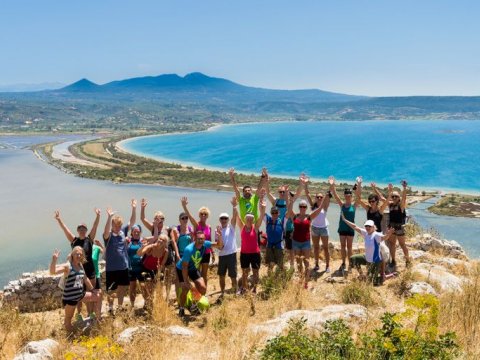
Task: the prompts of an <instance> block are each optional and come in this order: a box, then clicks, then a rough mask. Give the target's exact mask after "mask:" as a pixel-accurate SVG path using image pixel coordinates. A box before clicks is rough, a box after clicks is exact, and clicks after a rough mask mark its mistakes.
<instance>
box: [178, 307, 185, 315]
mask: <svg viewBox="0 0 480 360" xmlns="http://www.w3.org/2000/svg"><path fill="white" fill-rule="evenodd" d="M178 316H180V317H184V316H185V309H184V308H180V309H179V310H178Z"/></svg>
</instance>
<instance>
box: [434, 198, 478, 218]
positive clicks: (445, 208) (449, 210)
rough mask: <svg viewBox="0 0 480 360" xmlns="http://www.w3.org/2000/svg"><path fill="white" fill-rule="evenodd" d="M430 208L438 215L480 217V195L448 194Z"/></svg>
mask: <svg viewBox="0 0 480 360" xmlns="http://www.w3.org/2000/svg"><path fill="white" fill-rule="evenodd" d="M428 210H429V211H431V212H432V213H434V214H437V215H447V216H463V217H472V218H474V217H480V196H478V195H476V196H472V195H457V194H447V195H444V196H442V198H441V199H440V200H439V201H438V202H437V203H436V204H435V205H433V206H430V207H429V208H428Z"/></svg>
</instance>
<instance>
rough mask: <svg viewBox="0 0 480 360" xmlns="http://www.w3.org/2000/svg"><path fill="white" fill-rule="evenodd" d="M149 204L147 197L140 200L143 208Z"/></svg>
mask: <svg viewBox="0 0 480 360" xmlns="http://www.w3.org/2000/svg"><path fill="white" fill-rule="evenodd" d="M147 204H148V202H147V199H145V198H142V201H141V202H140V207H141V208H142V209H145V208H146V207H147Z"/></svg>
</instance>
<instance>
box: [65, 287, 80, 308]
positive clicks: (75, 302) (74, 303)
mask: <svg viewBox="0 0 480 360" xmlns="http://www.w3.org/2000/svg"><path fill="white" fill-rule="evenodd" d="M84 296H85V291H84V292H83V295H82V297H81V298H80V299H78V300H76V301H75V300H63V299H62V304H63V307H65V306H66V305H70V306H77V304H78V303H79V302H81V301H82V300H83V297H84Z"/></svg>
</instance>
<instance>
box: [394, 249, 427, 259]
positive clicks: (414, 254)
mask: <svg viewBox="0 0 480 360" xmlns="http://www.w3.org/2000/svg"><path fill="white" fill-rule="evenodd" d="M399 255H400V254H399ZM402 255H403V253H402ZM408 256H410V259H412V260H416V259H421V258H425V257H427V256H428V253H427V252H426V251H423V250H410V251H409V252H408Z"/></svg>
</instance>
